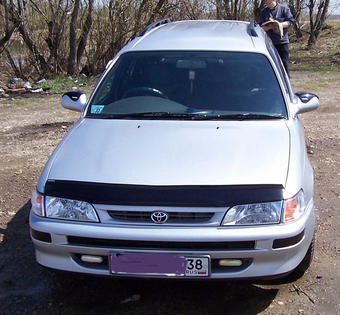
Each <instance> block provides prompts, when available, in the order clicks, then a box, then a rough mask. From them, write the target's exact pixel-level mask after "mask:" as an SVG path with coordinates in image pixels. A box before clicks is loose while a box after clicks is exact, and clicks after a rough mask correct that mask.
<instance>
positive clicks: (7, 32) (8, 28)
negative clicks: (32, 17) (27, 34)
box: [0, 0, 21, 48]
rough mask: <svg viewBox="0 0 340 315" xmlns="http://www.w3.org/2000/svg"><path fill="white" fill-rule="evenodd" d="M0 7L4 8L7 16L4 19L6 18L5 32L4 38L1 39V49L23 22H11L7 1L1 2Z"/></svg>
mask: <svg viewBox="0 0 340 315" xmlns="http://www.w3.org/2000/svg"><path fill="white" fill-rule="evenodd" d="M0 5H1V6H3V7H4V11H5V16H4V17H3V18H4V30H3V34H4V36H3V37H2V38H0V48H1V47H3V46H4V45H5V44H6V43H7V42H8V41H9V40H10V39H11V37H12V35H13V33H14V31H15V30H16V29H17V28H18V26H19V25H20V23H21V21H20V20H17V21H16V22H15V23H14V24H12V23H11V22H10V18H9V8H8V3H7V0H1V1H0ZM1 15H2V14H1ZM10 24H12V25H10Z"/></svg>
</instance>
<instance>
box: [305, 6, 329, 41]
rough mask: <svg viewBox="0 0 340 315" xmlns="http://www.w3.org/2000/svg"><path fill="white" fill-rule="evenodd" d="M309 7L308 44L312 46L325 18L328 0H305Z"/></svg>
mask: <svg viewBox="0 0 340 315" xmlns="http://www.w3.org/2000/svg"><path fill="white" fill-rule="evenodd" d="M307 1H308V2H307V6H308V9H309V30H310V33H309V38H308V46H314V45H315V44H316V41H317V39H318V38H319V36H320V32H321V30H322V28H323V25H324V23H325V21H326V18H327V12H328V8H329V0H307Z"/></svg>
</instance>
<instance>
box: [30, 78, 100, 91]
mask: <svg viewBox="0 0 340 315" xmlns="http://www.w3.org/2000/svg"><path fill="white" fill-rule="evenodd" d="M97 80H98V77H85V76H82V75H80V76H76V77H70V76H66V75H62V76H56V77H54V78H49V79H45V81H44V82H42V83H35V84H32V87H33V88H37V89H38V88H42V89H43V90H44V91H48V92H49V93H53V94H55V93H57V94H61V93H65V92H67V91H71V90H83V91H85V92H86V93H87V94H89V93H90V92H91V91H92V89H93V87H94V85H95V84H96V82H97Z"/></svg>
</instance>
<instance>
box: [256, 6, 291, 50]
mask: <svg viewBox="0 0 340 315" xmlns="http://www.w3.org/2000/svg"><path fill="white" fill-rule="evenodd" d="M269 18H272V19H274V20H277V21H279V22H285V21H288V22H289V24H290V25H292V24H293V22H294V18H293V15H292V13H291V12H290V9H289V8H288V7H287V6H286V5H284V4H281V3H278V4H277V5H276V6H275V8H274V9H273V10H270V9H269V8H268V7H265V8H264V9H263V10H262V11H261V14H260V19H259V24H260V25H262V23H264V22H267V21H269ZM267 34H268V36H269V37H270V38H271V40H272V41H273V43H274V45H278V44H287V43H289V38H288V28H284V29H283V37H282V38H280V35H278V34H275V33H274V32H273V31H272V30H270V31H268V32H267Z"/></svg>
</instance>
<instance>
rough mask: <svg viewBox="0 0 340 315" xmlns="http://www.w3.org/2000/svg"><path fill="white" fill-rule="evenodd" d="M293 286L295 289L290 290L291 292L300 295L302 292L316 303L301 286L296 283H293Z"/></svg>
mask: <svg viewBox="0 0 340 315" xmlns="http://www.w3.org/2000/svg"><path fill="white" fill-rule="evenodd" d="M293 288H294V290H290V292H296V293H297V294H298V295H300V293H303V294H304V295H305V296H307V297H308V300H309V301H311V302H312V303H313V304H315V301H314V300H313V299H312V298H311V297H310V296H309V295H308V294H307V293H306V292H305V291H304V290H303V289H301V288H300V287H299V286H297V285H296V284H293Z"/></svg>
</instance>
